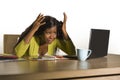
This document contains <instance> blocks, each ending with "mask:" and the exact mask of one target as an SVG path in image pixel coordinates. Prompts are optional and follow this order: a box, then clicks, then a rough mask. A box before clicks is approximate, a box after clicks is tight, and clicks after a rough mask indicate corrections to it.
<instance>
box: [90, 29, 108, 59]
mask: <svg viewBox="0 0 120 80" xmlns="http://www.w3.org/2000/svg"><path fill="white" fill-rule="evenodd" d="M109 35H110V30H106V29H91V31H90V40H89V49H91V50H92V54H91V55H90V57H89V59H90V58H98V57H103V56H106V55H107V54H108V44H109Z"/></svg>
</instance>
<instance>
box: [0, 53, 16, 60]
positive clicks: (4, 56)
mask: <svg viewBox="0 0 120 80" xmlns="http://www.w3.org/2000/svg"><path fill="white" fill-rule="evenodd" d="M17 58H18V57H17V56H16V55H12V54H0V60H9V59H17Z"/></svg>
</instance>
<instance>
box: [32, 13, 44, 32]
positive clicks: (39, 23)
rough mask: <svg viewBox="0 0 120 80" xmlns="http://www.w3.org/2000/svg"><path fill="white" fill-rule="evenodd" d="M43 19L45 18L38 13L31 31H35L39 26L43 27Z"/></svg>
mask: <svg viewBox="0 0 120 80" xmlns="http://www.w3.org/2000/svg"><path fill="white" fill-rule="evenodd" d="M44 19H45V17H44V16H43V14H41V13H40V14H39V15H38V17H37V19H36V20H35V22H34V24H33V28H32V30H35V31H37V30H38V29H39V27H40V26H42V25H44V24H45V23H46V22H43V20H44Z"/></svg>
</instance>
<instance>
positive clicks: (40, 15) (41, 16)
mask: <svg viewBox="0 0 120 80" xmlns="http://www.w3.org/2000/svg"><path fill="white" fill-rule="evenodd" d="M44 18H45V17H44V15H43V14H41V13H40V14H39V16H38V17H37V19H36V21H37V22H41V21H43V20H44Z"/></svg>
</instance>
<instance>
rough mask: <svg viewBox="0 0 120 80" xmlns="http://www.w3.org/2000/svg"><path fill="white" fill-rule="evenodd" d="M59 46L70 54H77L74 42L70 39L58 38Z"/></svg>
mask: <svg viewBox="0 0 120 80" xmlns="http://www.w3.org/2000/svg"><path fill="white" fill-rule="evenodd" d="M56 43H57V47H59V48H60V49H61V50H62V51H64V52H65V53H66V54H68V55H76V50H75V46H74V44H73V42H72V41H71V40H70V39H67V40H60V39H57V42H56Z"/></svg>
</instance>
